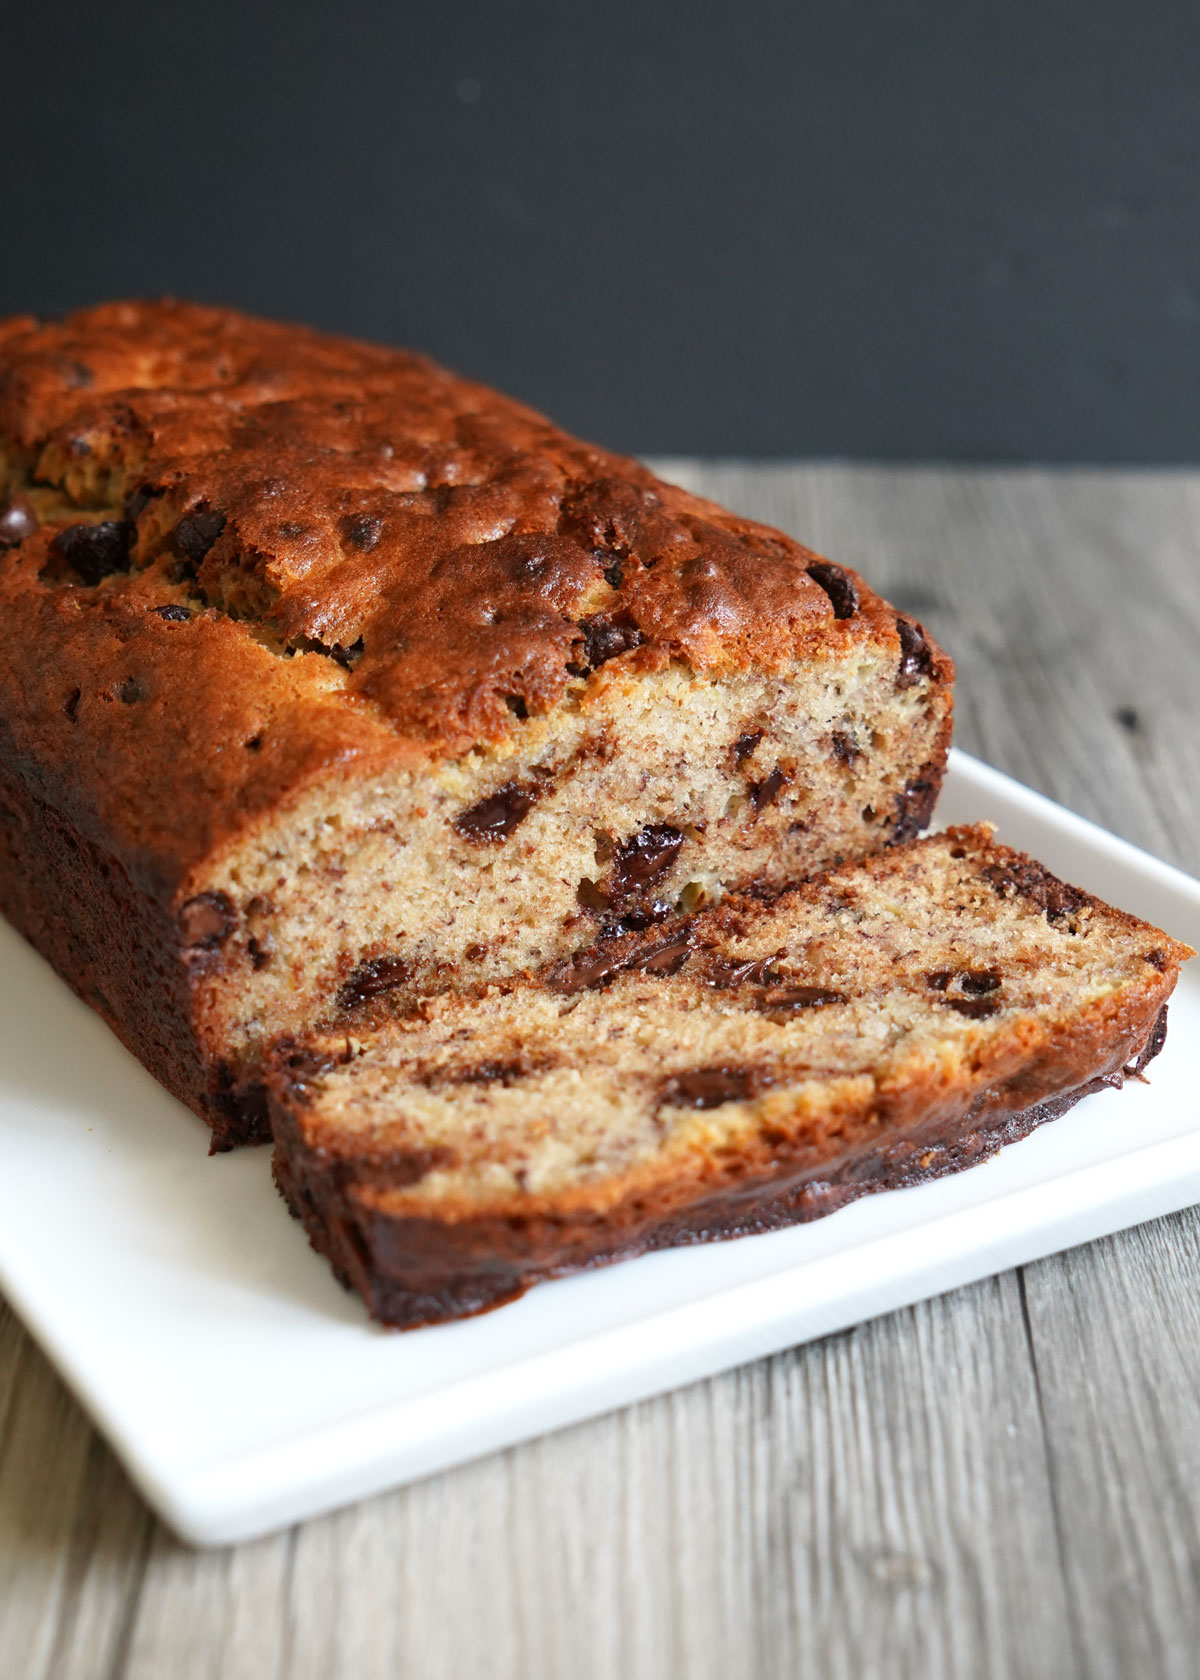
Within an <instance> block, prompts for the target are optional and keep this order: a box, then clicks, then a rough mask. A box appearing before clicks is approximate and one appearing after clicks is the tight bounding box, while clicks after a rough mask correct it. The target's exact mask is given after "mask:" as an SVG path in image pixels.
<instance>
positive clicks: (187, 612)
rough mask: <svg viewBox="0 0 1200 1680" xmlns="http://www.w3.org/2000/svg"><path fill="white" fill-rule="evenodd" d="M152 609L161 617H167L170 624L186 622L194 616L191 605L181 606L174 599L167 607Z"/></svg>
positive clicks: (151, 609)
mask: <svg viewBox="0 0 1200 1680" xmlns="http://www.w3.org/2000/svg"><path fill="white" fill-rule="evenodd" d="M150 611H151V612H152V613H154V614H156V615H157V617H159V618H165V619H166V621H167V623H168V624H186V622H187V620H188V619H189V618H191V616H192V609H191V608H190V607H181V606H178V605H176V603H175V602H174V601H168V602H167V604H166V606H165V607H151V608H150Z"/></svg>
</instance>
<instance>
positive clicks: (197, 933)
mask: <svg viewBox="0 0 1200 1680" xmlns="http://www.w3.org/2000/svg"><path fill="white" fill-rule="evenodd" d="M236 927H237V911H236V910H235V909H234V908H233V905H232V904H231V903H230V901H229V899H228V898H227V897H226V895H225V894H224V893H223V892H205V893H197V895H196V897H195V898H189V899H188V901H187V903H186V904H185V905H184V906H183V908H182V909H181V910H180V912H179V928H180V932H181V933H182V934H183V943H184V945H185V946H187V948H188V949H189V950H193V951H211V950H214V949H215V948H216V947H217V946H218V945H220V944H221V943H222V942H223V941H224V940H226V939H228V938H229V935H230V934H231V933H232V932H233V930H234V928H236Z"/></svg>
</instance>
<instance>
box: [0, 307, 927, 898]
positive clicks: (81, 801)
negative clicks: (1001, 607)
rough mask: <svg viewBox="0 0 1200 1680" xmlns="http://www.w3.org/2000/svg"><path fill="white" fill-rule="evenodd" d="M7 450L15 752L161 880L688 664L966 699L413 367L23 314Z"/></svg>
mask: <svg viewBox="0 0 1200 1680" xmlns="http://www.w3.org/2000/svg"><path fill="white" fill-rule="evenodd" d="M0 448H2V450H3V456H2V459H0V468H2V470H3V478H2V480H0V485H2V488H3V494H2V495H0V598H2V599H3V601H4V610H5V614H6V619H7V631H8V636H7V645H8V653H7V656H6V658H5V660H4V661H3V662H0V665H2V669H0V738H3V737H7V739H6V740H4V741H3V745H4V748H5V750H6V751H7V752H8V753H9V755H10V756H11V757H13V758H14V759H15V760H16V761H17V762H18V763H19V764H20V765H21V767H22V771H23V773H24V774H26V775H27V777H29V778H30V779H31V780H32V782H33V785H34V788H35V791H41V792H42V794H43V796H44V797H47V798H49V799H51V800H52V801H53V802H54V803H56V804H58V805H59V806H60V807H63V808H66V809H67V810H68V812H69V813H70V814H72V815H73V816H74V817H75V819H76V820H77V821H79V822H80V824H81V825H82V826H84V827H85V828H91V829H92V830H93V831H94V830H95V829H96V828H97V827H99V828H100V829H102V830H107V832H108V834H109V835H110V836H111V834H112V833H113V832H114V828H115V830H116V832H117V833H118V835H119V837H120V839H121V843H122V845H124V846H128V847H130V848H131V849H132V851H133V852H134V853H137V854H140V855H142V856H144V857H145V858H146V859H148V860H149V859H153V863H154V871H155V872H156V873H157V874H158V875H159V876H160V878H161V876H162V875H163V874H164V873H165V874H166V875H167V876H168V877H175V878H178V877H179V875H180V874H181V873H183V872H185V871H186V869H187V868H188V867H189V866H190V865H191V864H192V863H194V862H195V861H197V860H198V859H199V858H201V857H202V856H204V855H205V854H206V853H207V852H208V851H209V850H210V849H211V847H212V845H213V844H214V843H217V842H219V841H220V840H221V839H222V837H227V836H229V835H231V834H232V833H234V832H236V831H237V830H238V829H239V828H240V827H244V826H245V824H246V822H248V821H252V820H253V819H254V818H255V817H256V816H258V815H260V814H262V813H263V812H265V811H268V810H270V809H272V808H274V807H277V806H278V805H279V803H280V802H281V801H282V800H284V799H286V798H287V796H288V795H289V794H290V793H291V792H294V791H295V790H296V789H297V788H298V787H299V786H301V785H303V784H305V783H306V782H308V781H309V780H311V778H312V777H313V776H314V775H317V774H320V773H322V772H325V771H328V770H329V769H331V768H335V767H336V766H338V765H349V764H350V763H351V762H354V763H360V762H362V763H364V764H365V763H366V762H367V761H370V762H371V763H373V764H378V765H379V766H384V765H387V764H406V763H407V764H419V763H421V762H427V761H430V760H435V759H438V758H445V757H456V756H461V755H462V754H463V753H465V752H467V751H469V750H471V749H473V748H476V747H481V746H482V747H485V748H486V747H489V746H495V745H499V744H502V743H504V742H508V741H511V740H512V739H513V738H514V736H515V735H517V733H518V732H519V731H520V730H521V729H522V728H523V727H526V726H527V723H528V720H530V719H535V718H537V717H539V716H541V715H544V714H547V713H551V712H553V710H554V709H555V708H556V707H559V706H561V705H562V704H564V702H569V703H582V704H587V703H588V700H589V698H590V694H594V693H596V692H599V691H600V690H601V689H603V688H604V687H605V686H606V685H608V684H609V683H610V682H611V681H612V679H613V677H614V676H617V677H621V676H635V675H636V674H637V673H639V672H645V671H650V670H654V669H657V668H660V667H662V666H663V665H665V664H667V663H668V662H669V661H672V660H677V661H682V662H683V663H684V664H686V665H687V666H688V667H689V668H690V669H692V670H693V671H695V672H697V673H701V674H703V673H712V674H716V673H719V672H721V671H725V670H736V669H745V668H748V667H753V666H766V667H769V668H773V669H779V668H782V667H784V666H786V665H788V664H789V663H791V662H792V661H795V660H796V659H798V658H804V657H806V656H809V655H811V654H813V653H816V652H817V651H818V650H819V649H830V648H832V649H837V648H839V647H843V648H844V647H845V646H846V645H847V644H848V643H850V642H852V641H855V640H858V641H862V640H868V639H869V640H872V641H876V642H883V643H885V644H889V645H892V646H893V647H894V649H895V652H896V657H897V662H898V670H899V672H900V679H899V685H900V686H905V682H906V680H908V679H911V680H912V681H916V680H918V678H919V677H922V676H923V677H927V678H929V679H930V680H931V681H934V682H937V683H942V682H946V681H948V679H949V673H950V666H949V661H948V660H946V658H945V656H944V655H943V654H941V653H940V650H938V649H937V648H936V647H934V645H933V643H932V642H929V641H927V640H926V639H925V638H924V636H923V634H922V632H921V631H920V629H919V627H917V626H915V625H913V624H912V623H911V622H910V621H908V620H906V619H904V618H903V617H901V618H900V619H899V620H898V618H897V615H896V613H895V612H894V611H893V610H892V609H890V608H888V607H887V606H886V604H885V603H884V602H882V601H881V600H880V599H879V598H878V597H877V596H875V595H874V594H873V593H872V592H871V591H870V590H869V589H868V588H867V586H866V585H865V584H864V583H862V581H861V580H860V579H859V578H857V577H856V576H855V574H854V573H852V572H849V571H846V570H843V569H842V568H840V567H835V566H831V565H829V564H828V563H827V562H822V561H820V560H819V559H818V557H817V556H816V555H814V554H812V553H811V552H810V551H809V550H807V549H805V548H803V547H801V546H800V545H799V544H798V543H796V542H794V541H792V540H791V539H790V538H788V537H786V536H784V535H782V534H781V533H780V532H778V531H774V530H771V529H769V528H767V527H765V526H762V525H758V524H756V523H754V522H752V521H750V520H745V519H739V518H736V517H734V516H733V515H731V514H728V513H726V512H724V511H723V510H722V509H720V508H718V507H716V506H714V505H713V504H711V503H708V502H705V501H702V500H700V499H698V498H697V497H695V496H691V495H689V494H687V493H686V492H684V491H683V490H680V489H677V488H674V487H672V486H669V485H666V484H664V483H662V482H661V481H659V480H657V479H656V478H655V477H654V476H653V475H652V474H651V473H649V472H648V471H647V470H646V469H645V468H644V467H641V466H639V465H638V464H637V463H635V462H633V461H630V460H627V459H625V458H623V457H620V456H616V455H612V454H609V453H607V452H605V451H603V450H599V449H596V448H593V447H591V446H589V445H587V444H584V443H580V442H578V441H576V440H575V439H573V438H571V437H569V436H567V435H566V434H565V433H563V432H561V431H559V430H558V429H557V428H556V427H554V426H552V425H551V424H550V423H549V422H548V421H546V420H545V419H543V418H542V417H541V416H540V415H538V414H535V413H533V412H532V411H530V410H529V409H526V408H524V407H522V406H521V405H519V404H518V403H515V402H513V401H510V400H509V399H508V398H506V397H503V396H500V395H498V394H497V393H495V392H493V391H490V390H488V389H486V388H485V387H482V386H479V385H476V384H472V383H470V382H468V381H466V380H463V379H459V378H457V377H455V376H454V375H452V374H450V373H447V372H445V371H444V370H443V369H441V368H439V367H437V366H436V365H435V364H433V363H432V362H430V361H428V360H426V359H425V358H423V357H421V356H417V355H413V354H410V353H407V352H404V351H398V350H389V349H383V348H378V347H375V346H371V345H366V344H360V343H356V342H353V341H351V340H348V339H342V338H337V337H332V336H327V335H323V334H320V333H316V332H313V331H309V330H307V329H304V328H298V327H288V326H281V325H277V324H274V323H271V322H266V321H260V320H255V319H252V318H250V317H247V316H244V315H241V314H238V313H236V312H234V311H231V310H224V309H215V308H208V307H202V306H198V305H194V304H186V303H176V302H158V303H114V304H105V305H101V306H99V307H96V308H93V309H87V310H81V311H79V312H78V313H76V314H73V315H70V316H67V317H66V318H65V319H63V320H61V321H57V322H50V323H39V322H38V321H36V320H34V319H33V318H29V317H23V318H16V319H12V320H8V321H6V322H3V323H0ZM601 667H603V675H600V670H601ZM906 674H907V676H906ZM131 723H136V727H134V728H131V727H130V725H131ZM180 765H182V766H183V769H182V770H181V769H180V768H179V766H180Z"/></svg>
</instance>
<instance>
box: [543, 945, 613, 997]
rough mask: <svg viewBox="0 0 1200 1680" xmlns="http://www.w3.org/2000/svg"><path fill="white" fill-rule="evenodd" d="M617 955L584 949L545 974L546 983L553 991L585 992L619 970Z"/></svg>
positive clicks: (601, 984)
mask: <svg viewBox="0 0 1200 1680" xmlns="http://www.w3.org/2000/svg"><path fill="white" fill-rule="evenodd" d="M622 966H623V964H622V963H621V960H620V958H619V957H617V956H616V955H615V954H613V953H612V952H608V951H598V950H595V949H593V950H591V951H584V952H581V953H580V954H579V955H578V956H576V957H573V958H572V959H571V961H570V962H567V963H562V964H561V965H559V966H558V967H556V968H554V969H552V970H551V971H550V973H549V974H548V975H547V978H546V984H547V986H548V987H549V989H550V990H551V991H553V992H566V993H568V994H570V993H572V992H585V991H590V990H592V988H593V987H596V986H603V985H605V984H607V982H608V981H609V980H611V979H612V978H613V977H614V975H617V974H619V973H620V972H621V969H622Z"/></svg>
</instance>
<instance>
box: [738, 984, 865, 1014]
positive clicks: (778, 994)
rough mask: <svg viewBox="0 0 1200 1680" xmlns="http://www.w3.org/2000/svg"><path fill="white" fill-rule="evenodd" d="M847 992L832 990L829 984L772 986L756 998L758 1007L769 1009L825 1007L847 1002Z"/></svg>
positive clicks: (769, 1010) (788, 1009) (771, 1010)
mask: <svg viewBox="0 0 1200 1680" xmlns="http://www.w3.org/2000/svg"><path fill="white" fill-rule="evenodd" d="M845 1001H846V994H845V992H835V991H831V990H830V989H829V988H828V987H827V986H772V987H771V988H770V989H769V990H768V991H765V992H764V993H763V994H762V996H761V997H759V998H757V999H756V1000H755V1004H756V1007H757V1008H759V1009H761V1010H764V1011H767V1012H773V1011H776V1010H779V1011H791V1010H795V1009H825V1008H827V1007H828V1005H830V1004H833V1003H845Z"/></svg>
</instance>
